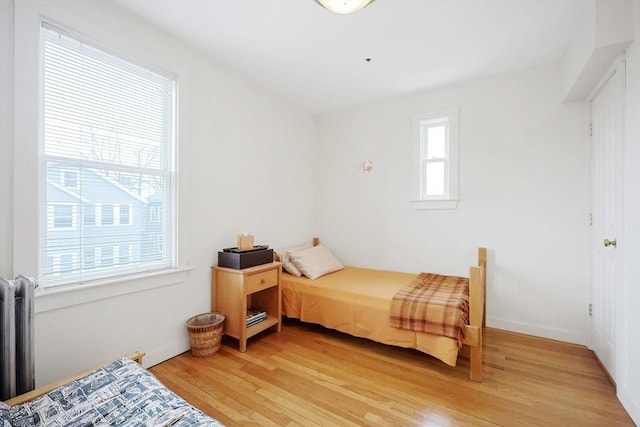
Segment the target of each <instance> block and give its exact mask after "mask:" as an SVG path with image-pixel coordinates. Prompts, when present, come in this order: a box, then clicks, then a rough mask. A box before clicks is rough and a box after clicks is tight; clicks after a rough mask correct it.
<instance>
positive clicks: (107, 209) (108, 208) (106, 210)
mask: <svg viewBox="0 0 640 427" xmlns="http://www.w3.org/2000/svg"><path fill="white" fill-rule="evenodd" d="M113 214H114V206H113V205H111V204H102V205H101V206H100V224H101V225H113Z"/></svg>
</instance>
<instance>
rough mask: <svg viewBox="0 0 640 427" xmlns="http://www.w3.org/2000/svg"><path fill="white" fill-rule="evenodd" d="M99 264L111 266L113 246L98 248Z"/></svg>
mask: <svg viewBox="0 0 640 427" xmlns="http://www.w3.org/2000/svg"><path fill="white" fill-rule="evenodd" d="M100 265H101V266H102V267H111V266H112V265H113V246H103V247H101V248H100Z"/></svg>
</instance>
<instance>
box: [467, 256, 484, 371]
mask: <svg viewBox="0 0 640 427" xmlns="http://www.w3.org/2000/svg"><path fill="white" fill-rule="evenodd" d="M483 276H484V268H483V267H471V268H470V269H469V326H470V327H471V328H470V329H473V330H475V331H477V340H475V342H474V345H471V346H470V349H471V360H470V370H471V372H470V374H469V376H470V377H471V379H472V380H473V381H482V323H483V317H484V286H483V283H482V277H483Z"/></svg>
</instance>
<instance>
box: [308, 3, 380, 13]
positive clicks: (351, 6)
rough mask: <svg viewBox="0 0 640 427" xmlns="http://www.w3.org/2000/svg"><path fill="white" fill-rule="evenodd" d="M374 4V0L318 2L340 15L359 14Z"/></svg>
mask: <svg viewBox="0 0 640 427" xmlns="http://www.w3.org/2000/svg"><path fill="white" fill-rule="evenodd" d="M372 2H373V0H316V3H318V4H319V5H320V6H322V7H324V8H325V9H327V10H330V11H331V12H335V13H340V14H347V13H353V12H357V11H359V10H360V9H364V8H365V7H367V6H368V5H369V4H370V3H372Z"/></svg>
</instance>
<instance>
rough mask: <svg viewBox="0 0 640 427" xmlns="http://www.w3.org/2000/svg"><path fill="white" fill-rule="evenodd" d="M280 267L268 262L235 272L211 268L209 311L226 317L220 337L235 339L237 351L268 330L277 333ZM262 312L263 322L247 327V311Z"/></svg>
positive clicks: (280, 308)
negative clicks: (249, 340)
mask: <svg viewBox="0 0 640 427" xmlns="http://www.w3.org/2000/svg"><path fill="white" fill-rule="evenodd" d="M281 275H282V263H280V262H271V263H268V264H263V265H258V266H255V267H250V268H244V269H241V270H236V269H232V268H226V267H219V266H213V267H211V281H212V307H211V309H212V310H213V311H216V312H218V313H222V314H224V315H225V316H226V320H225V323H224V334H225V335H228V336H230V337H233V338H236V339H237V340H238V341H239V344H240V351H241V352H245V351H246V349H247V339H248V338H250V337H252V336H254V335H256V334H258V333H260V332H262V331H264V330H266V329H269V328H271V327H275V329H276V331H278V332H280V329H281V327H282V323H281V320H282V319H281V315H282V301H281V295H280V276H281ZM248 308H253V309H258V310H263V311H265V312H266V314H267V316H266V319H265V320H263V321H261V322H259V323H255V324H253V325H252V326H249V327H247V309H248Z"/></svg>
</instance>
